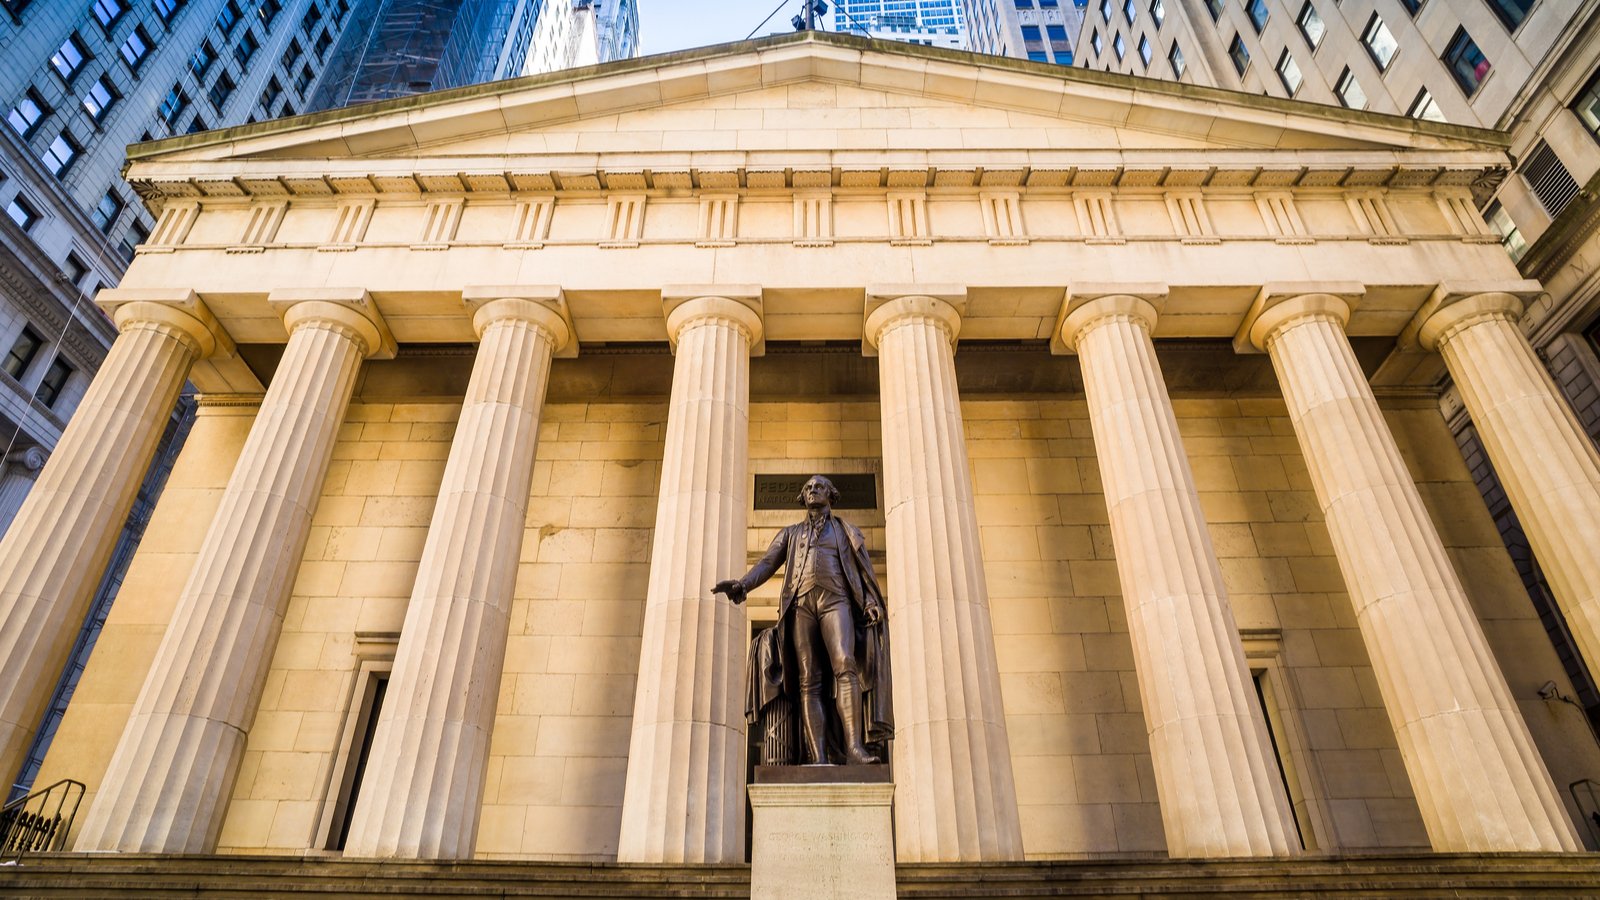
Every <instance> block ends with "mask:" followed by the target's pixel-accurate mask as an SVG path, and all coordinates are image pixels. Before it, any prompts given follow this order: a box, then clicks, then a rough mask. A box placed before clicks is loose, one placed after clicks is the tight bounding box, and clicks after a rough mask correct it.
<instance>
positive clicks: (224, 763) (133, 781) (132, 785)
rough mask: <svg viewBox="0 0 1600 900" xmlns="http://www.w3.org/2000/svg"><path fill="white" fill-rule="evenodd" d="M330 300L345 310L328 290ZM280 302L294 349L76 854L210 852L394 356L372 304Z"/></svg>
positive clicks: (360, 299)
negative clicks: (322, 523)
mask: <svg viewBox="0 0 1600 900" xmlns="http://www.w3.org/2000/svg"><path fill="white" fill-rule="evenodd" d="M319 294H320V295H321V296H323V297H327V296H330V295H332V296H338V294H339V292H337V291H334V290H330V291H323V292H319ZM298 295H299V292H295V294H293V295H289V296H288V297H285V298H283V299H282V303H281V304H280V295H279V294H274V295H273V298H272V299H273V301H274V303H275V304H276V305H283V306H284V307H285V308H284V324H285V325H287V326H288V329H289V343H288V346H287V347H286V348H285V349H284V353H283V358H282V359H281V360H280V361H279V363H278V369H277V373H276V374H275V375H274V376H273V378H272V385H271V386H270V387H269V388H268V389H267V393H266V396H265V397H264V398H263V400H262V402H261V411H260V412H259V413H258V414H257V415H256V420H255V423H254V424H253V425H252V426H251V428H250V435H249V437H247V438H246V439H245V444H244V449H243V450H242V451H241V453H240V455H239V461H238V463H237V465H235V467H234V470H233V476H232V477H231V478H230V479H229V480H228V486H227V488H226V489H225V490H224V491H223V494H222V499H221V501H220V503H219V504H218V506H217V512H216V515H215V517H214V518H213V519H212V520H211V526H210V528H209V529H208V530H207V532H206V537H205V541H204V542H203V543H202V544H201V547H200V553H199V557H198V558H197V559H196V560H195V564H194V570H193V571H192V572H191V574H190V575H189V582H188V584H187V585H185V587H184V589H183V593H182V594H181V595H180V596H179V598H178V603H177V608H176V609H175V610H174V612H173V616H172V622H171V624H170V625H169V626H168V627H167V632H166V635H165V636H164V637H163V638H162V641H161V645H160V647H159V648H158V649H157V651H156V658H155V662H154V663H153V664H152V666H151V669H150V673H149V675H148V676H147V677H146V679H145V683H144V687H143V689H142V690H141V691H140V692H139V697H138V699H137V700H136V701H135V702H134V707H133V715H132V716H131V717H130V718H129V720H128V724H127V727H126V728H125V729H124V730H123V733H122V739H121V740H120V741H119V742H118V744H117V749H116V751H115V753H113V755H112V757H111V764H110V766H109V768H108V769H107V771H106V775H105V780H104V781H103V782H102V783H101V785H100V790H99V792H98V793H97V795H96V796H95V798H94V802H93V805H92V806H91V807H90V809H89V815H88V818H87V819H86V821H85V822H84V826H83V831H82V833H81V834H80V835H79V838H78V843H77V849H79V850H120V851H125V852H142V853H202V852H207V851H209V850H211V849H212V848H213V847H214V846H215V845H216V838H217V833H218V831H219V830H220V829H221V828H222V818H223V814H224V812H225V811H226V807H227V801H228V796H229V794H230V793H231V791H232V788H233V779H234V776H235V775H236V774H237V772H238V768H239V761H240V758H241V756H242V755H243V752H244V741H245V735H246V733H247V732H248V730H249V728H250V723H251V721H252V720H253V718H254V716H255V711H256V706H257V701H258V700H259V698H260V695H261V690H262V687H263V685H264V683H265V681H266V676H267V668H268V666H269V665H270V663H271V661H272V654H273V650H274V649H275V648H276V646H277V642H278V634H279V632H280V630H281V629H282V625H283V613H284V607H285V605H286V604H287V603H288V599H289V590H290V587H291V586H292V585H293V583H294V578H295V573H296V572H298V571H299V566H300V558H301V556H302V554H303V553H304V551H305V542H306V536H307V533H308V531H309V530H310V527H311V515H312V512H313V511H314V510H315V508H316V502H317V497H318V495H319V494H321V492H322V480H323V476H324V475H325V474H326V473H327V469H328V460H329V457H330V454H331V453H332V450H333V443H334V438H335V435H336V434H337V432H338V429H339V425H340V423H341V422H343V421H344V414H345V409H346V407H347V406H348V405H349V402H350V394H351V392H352V390H353V388H354V386H355V376H356V371H357V369H359V368H360V366H361V361H362V360H363V359H364V358H366V357H369V356H372V355H375V354H378V353H386V354H390V353H392V352H393V340H392V339H391V338H389V337H388V331H387V329H385V328H383V327H382V323H381V319H380V318H379V317H378V315H377V311H376V310H375V309H374V308H373V307H372V304H371V300H370V299H368V298H367V297H366V295H365V292H361V291H357V292H353V294H352V295H351V297H350V298H349V299H348V300H347V301H346V302H334V301H332V300H329V299H300V298H299V296H298Z"/></svg>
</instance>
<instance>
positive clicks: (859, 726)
mask: <svg viewBox="0 0 1600 900" xmlns="http://www.w3.org/2000/svg"><path fill="white" fill-rule="evenodd" d="M834 692H835V696H836V697H837V698H838V700H839V724H840V725H842V726H843V727H844V761H845V765H850V766H875V765H877V764H878V763H880V762H882V760H880V759H878V758H877V757H876V756H873V755H872V754H871V753H868V752H867V745H866V742H865V741H864V740H863V737H864V735H865V731H866V725H865V723H864V722H863V721H862V720H863V719H864V718H865V716H864V714H863V713H862V711H861V683H860V682H858V681H857V680H856V679H855V678H854V677H852V676H849V675H846V676H844V677H842V678H839V679H838V680H837V681H835V682H834Z"/></svg>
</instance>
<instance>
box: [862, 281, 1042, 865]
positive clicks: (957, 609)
mask: <svg viewBox="0 0 1600 900" xmlns="http://www.w3.org/2000/svg"><path fill="white" fill-rule="evenodd" d="M867 301H868V304H869V309H870V312H869V314H868V315H867V318H866V330H865V336H866V339H867V342H868V343H869V345H870V346H873V347H876V349H877V352H878V392H879V404H880V411H881V415H882V418H883V475H884V486H883V493H884V502H885V505H886V525H887V544H888V546H887V548H886V550H887V560H886V563H885V568H886V570H887V575H888V579H887V581H888V584H887V586H886V588H885V589H886V591H887V592H888V595H889V596H888V615H889V644H890V647H891V648H892V650H893V653H892V654H891V655H890V657H891V664H892V666H893V668H894V671H893V676H894V691H895V739H894V777H895V831H896V843H897V845H898V846H897V847H896V851H897V854H898V857H899V859H900V860H901V861H904V862H968V861H978V860H1006V859H1021V858H1022V826H1021V823H1020V820H1019V819H1018V817H1017V796H1016V787H1015V785H1014V783H1013V781H1012V774H1011V748H1010V745H1009V744H1008V743H1007V741H1006V720H1005V710H1004V708H1003V707H1002V705H1001V701H1000V675H999V669H998V667H997V665H996V660H995V649H994V630H993V628H992V627H991V626H990V622H989V596H988V586H987V585H986V583H985V581H984V575H983V549H982V547H981V546H980V545H979V541H978V519H977V512H976V509H975V507H974V504H973V499H972V481H971V476H970V474H969V471H970V470H969V469H968V467H967V445H966V431H965V429H964V428H963V426H962V422H961V398H960V397H959V396H958V393H957V391H956V370H955V352H954V343H955V339H956V335H957V333H958V332H959V331H960V328H961V312H960V308H961V307H963V306H964V305H965V301H966V296H965V292H964V290H962V289H960V288H949V287H938V288H926V287H924V288H917V287H904V288H901V287H887V286H886V287H869V288H868V289H867ZM873 304H877V305H876V306H875V307H874V306H873Z"/></svg>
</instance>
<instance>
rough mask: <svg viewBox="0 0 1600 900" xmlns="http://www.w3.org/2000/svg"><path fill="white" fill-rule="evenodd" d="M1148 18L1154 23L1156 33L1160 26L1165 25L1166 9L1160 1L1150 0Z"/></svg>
mask: <svg viewBox="0 0 1600 900" xmlns="http://www.w3.org/2000/svg"><path fill="white" fill-rule="evenodd" d="M1150 18H1151V20H1153V21H1154V22H1155V23H1156V30H1157V31H1160V30H1161V26H1162V25H1165V24H1166V22H1167V7H1166V6H1165V5H1163V4H1162V2H1161V0H1150Z"/></svg>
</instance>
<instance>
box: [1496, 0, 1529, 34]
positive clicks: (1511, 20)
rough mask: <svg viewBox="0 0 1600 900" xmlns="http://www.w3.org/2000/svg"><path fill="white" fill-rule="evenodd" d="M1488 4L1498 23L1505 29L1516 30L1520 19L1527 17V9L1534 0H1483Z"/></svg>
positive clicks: (1520, 22)
mask: <svg viewBox="0 0 1600 900" xmlns="http://www.w3.org/2000/svg"><path fill="white" fill-rule="evenodd" d="M1484 2H1486V3H1488V4H1489V9H1490V10H1491V11H1493V12H1494V14H1495V18H1498V19H1499V20H1500V24H1502V25H1504V26H1506V30H1507V31H1516V30H1517V26H1518V25H1521V24H1522V20H1523V19H1526V18H1527V17H1528V10H1530V9H1532V8H1533V3H1534V0H1484Z"/></svg>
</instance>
